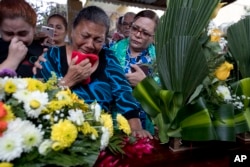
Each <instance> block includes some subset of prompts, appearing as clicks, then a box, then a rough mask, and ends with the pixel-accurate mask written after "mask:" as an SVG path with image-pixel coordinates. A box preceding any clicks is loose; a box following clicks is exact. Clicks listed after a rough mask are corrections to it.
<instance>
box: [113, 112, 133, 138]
mask: <svg viewBox="0 0 250 167" xmlns="http://www.w3.org/2000/svg"><path fill="white" fill-rule="evenodd" d="M116 119H117V123H118V127H119V129H120V130H122V131H123V132H124V133H125V134H127V135H129V134H130V133H131V129H130V126H129V123H128V120H127V119H126V118H124V117H123V116H122V115H121V114H117V116H116Z"/></svg>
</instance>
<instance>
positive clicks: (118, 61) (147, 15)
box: [0, 0, 159, 139]
mask: <svg viewBox="0 0 250 167" xmlns="http://www.w3.org/2000/svg"><path fill="white" fill-rule="evenodd" d="M36 19H37V14H36V12H35V10H34V9H33V8H32V7H31V6H30V4H29V3H28V2H26V1H25V0H20V1H19V2H18V3H16V1H15V0H1V1H0V34H1V39H0V46H1V47H0V70H3V69H11V70H14V71H16V73H17V75H18V76H19V77H36V78H39V79H43V80H45V81H46V80H48V79H49V78H50V77H51V75H52V74H51V72H52V71H53V72H55V74H56V75H57V77H58V78H59V79H60V80H59V85H60V86H64V87H69V88H70V89H71V90H72V91H73V92H74V93H76V94H77V95H78V96H79V97H80V98H82V99H84V100H85V101H86V102H87V103H91V102H93V101H97V102H98V103H99V104H101V106H102V109H104V110H105V111H106V112H112V113H117V112H119V113H122V114H123V115H124V116H125V117H126V118H127V119H128V122H129V124H130V127H131V130H132V134H133V135H134V136H138V137H148V138H150V139H152V138H153V135H154V125H153V123H152V122H151V121H150V119H149V118H148V117H147V114H146V113H145V112H144V111H143V109H142V108H141V105H140V104H139V102H138V101H137V100H136V99H135V98H134V97H133V95H132V91H133V88H134V87H135V86H136V85H137V84H138V83H139V82H140V81H142V80H143V79H144V78H146V77H150V76H151V74H152V72H153V71H152V69H151V66H150V65H152V64H153V63H154V60H155V57H156V54H155V47H154V35H155V31H156V27H157V24H158V22H159V17H158V16H157V14H156V13H155V12H154V11H152V10H142V11H140V12H138V13H137V14H136V13H132V12H128V13H126V14H124V15H123V16H121V17H120V18H119V19H118V22H117V32H116V33H117V34H114V35H113V40H112V44H107V43H106V38H107V36H108V33H109V27H110V19H109V17H108V15H107V14H106V13H105V11H104V10H103V9H102V8H100V7H97V6H87V7H84V8H82V10H80V11H79V13H78V14H77V16H76V17H75V19H74V21H73V24H72V25H68V23H67V20H66V19H65V17H63V16H62V15H60V14H52V15H51V16H49V18H48V20H47V26H49V27H52V28H54V36H53V39H52V46H50V47H45V46H44V45H43V42H44V41H46V40H48V38H50V37H47V36H46V34H45V35H44V36H45V38H42V39H43V40H40V39H38V38H37V37H36V21H37V20H36ZM68 26H71V29H72V31H71V33H70V34H69V39H70V42H69V43H66V42H65V38H66V35H67V34H68V28H69V27H68ZM44 36H43V37H44ZM117 36H118V37H117ZM107 45H108V46H107ZM74 51H76V52H79V54H80V53H83V54H94V55H97V56H98V60H97V61H96V62H95V63H93V62H91V61H90V60H89V59H85V60H82V61H81V62H80V63H76V62H77V61H78V58H79V57H75V58H72V52H74ZM92 63H93V64H92ZM143 67H146V68H143ZM88 78H90V79H91V80H90V82H89V83H86V82H84V81H85V80H87V79H88Z"/></svg>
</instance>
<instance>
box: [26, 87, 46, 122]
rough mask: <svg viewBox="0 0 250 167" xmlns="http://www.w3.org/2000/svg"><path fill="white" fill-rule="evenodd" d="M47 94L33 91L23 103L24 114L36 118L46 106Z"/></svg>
mask: <svg viewBox="0 0 250 167" xmlns="http://www.w3.org/2000/svg"><path fill="white" fill-rule="evenodd" d="M48 101H49V99H48V94H47V93H45V92H40V91H34V92H31V94H30V95H29V96H28V97H27V100H26V101H25V103H24V109H25V112H26V114H27V115H28V116H29V117H31V118H37V117H38V116H39V115H40V114H41V111H42V110H43V109H45V106H46V105H47V104H48Z"/></svg>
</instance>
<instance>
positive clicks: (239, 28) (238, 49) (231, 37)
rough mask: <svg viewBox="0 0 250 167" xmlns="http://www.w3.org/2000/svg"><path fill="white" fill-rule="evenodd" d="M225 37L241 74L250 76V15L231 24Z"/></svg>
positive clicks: (244, 76)
mask: <svg viewBox="0 0 250 167" xmlns="http://www.w3.org/2000/svg"><path fill="white" fill-rule="evenodd" d="M227 38H228V47H229V50H230V52H231V54H232V56H233V57H234V59H235V60H236V61H237V63H238V67H239V70H240V74H241V76H242V77H243V78H246V77H250V66H249V64H250V16H248V17H246V18H244V19H242V20H240V21H238V22H237V23H235V24H233V25H231V26H230V27H229V28H228V31H227Z"/></svg>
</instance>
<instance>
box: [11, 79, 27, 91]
mask: <svg viewBox="0 0 250 167" xmlns="http://www.w3.org/2000/svg"><path fill="white" fill-rule="evenodd" d="M13 82H14V83H15V85H16V87H17V90H24V89H26V88H27V86H28V82H27V81H26V80H25V79H22V78H14V79H13Z"/></svg>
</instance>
